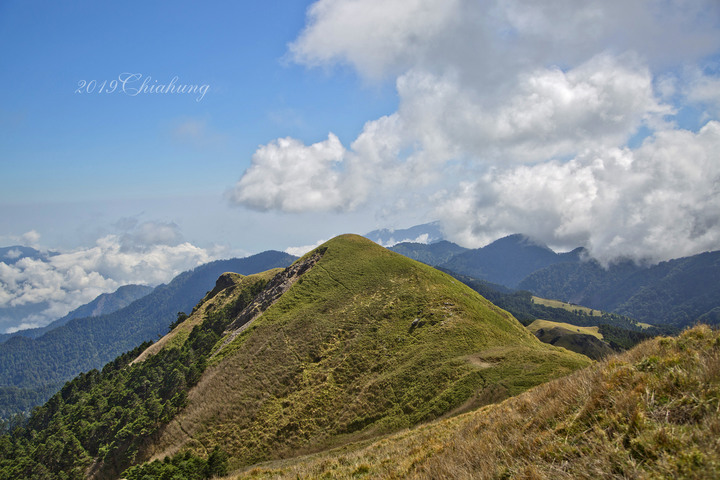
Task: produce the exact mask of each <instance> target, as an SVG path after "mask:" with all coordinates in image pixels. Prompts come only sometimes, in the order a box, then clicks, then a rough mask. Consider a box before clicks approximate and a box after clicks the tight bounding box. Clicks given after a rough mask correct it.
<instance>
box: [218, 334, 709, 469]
mask: <svg viewBox="0 0 720 480" xmlns="http://www.w3.org/2000/svg"><path fill="white" fill-rule="evenodd" d="M719 404H720V332H718V331H712V330H710V329H709V328H708V327H705V326H700V327H695V328H693V329H692V330H689V331H686V332H684V333H683V334H681V335H680V336H679V337H677V338H668V337H665V338H662V337H661V338H656V339H653V340H650V341H647V342H645V343H643V344H641V345H639V346H637V347H635V348H634V349H633V350H631V351H629V352H626V353H624V354H622V355H620V356H617V357H613V358H610V359H608V360H606V361H604V362H601V363H597V364H595V365H593V366H591V367H588V368H586V369H584V370H581V371H579V372H576V373H574V374H572V375H570V376H568V377H565V378H562V379H559V380H555V381H553V382H549V383H547V384H544V385H541V386H538V387H536V388H533V389H532V390H529V391H527V392H525V393H523V394H521V395H519V396H517V397H514V398H510V399H507V400H505V401H504V402H502V403H501V404H499V405H491V406H488V407H485V408H482V409H480V410H477V411H474V412H470V413H467V414H464V415H461V416H458V417H454V418H450V419H447V420H442V421H437V422H433V423H430V424H427V425H424V426H422V427H419V428H416V429H411V430H406V431H403V432H401V433H398V434H395V435H391V436H388V437H385V438H383V439H381V440H378V441H375V442H366V443H358V444H354V445H348V446H345V447H343V448H339V449H335V450H333V451H328V452H323V453H320V454H315V455H310V456H306V457H301V458H296V459H290V460H284V461H276V462H272V463H266V464H263V465H260V466H256V467H254V468H250V469H246V470H245V471H241V472H237V473H236V474H234V475H232V476H230V477H228V478H232V479H270V478H272V479H286V478H287V479H290V478H291V479H315V478H334V479H350V478H365V479H381V478H382V479H386V478H408V479H437V478H528V479H530V478H532V479H545V478H547V479H603V478H605V479H615V478H698V479H705V478H708V479H709V478H720V460H719V459H720V444H719V443H718V441H717V438H718V432H720V414H719V413H718V405H719Z"/></svg>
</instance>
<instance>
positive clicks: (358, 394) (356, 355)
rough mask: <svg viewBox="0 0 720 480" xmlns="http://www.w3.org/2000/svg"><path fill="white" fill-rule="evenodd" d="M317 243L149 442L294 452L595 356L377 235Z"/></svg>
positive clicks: (508, 388)
mask: <svg viewBox="0 0 720 480" xmlns="http://www.w3.org/2000/svg"><path fill="white" fill-rule="evenodd" d="M313 255H314V256H318V255H321V257H320V259H319V260H318V261H317V263H315V264H314V265H313V266H311V267H310V268H309V269H307V271H305V272H304V273H303V274H302V275H301V276H299V278H295V280H293V282H294V283H292V285H291V286H290V288H289V290H287V291H286V292H285V293H284V294H282V296H280V297H279V298H278V299H277V300H276V301H275V302H274V303H272V304H271V305H270V306H269V308H267V309H266V310H265V311H264V313H262V314H261V315H260V316H258V317H256V318H255V319H254V320H252V321H250V322H249V323H246V324H244V325H242V328H239V329H238V330H237V331H233V332H230V331H229V332H226V333H227V335H228V339H229V338H234V340H232V341H231V342H229V343H226V344H224V346H223V347H222V348H221V349H220V350H219V351H216V355H215V356H214V357H213V358H212V359H210V360H209V367H208V368H207V369H206V370H205V373H204V374H203V376H202V378H201V379H200V381H199V383H198V384H197V386H196V387H194V388H193V389H192V390H191V391H190V392H189V394H188V403H187V407H186V408H185V409H184V410H183V411H182V412H181V413H180V414H179V415H178V416H177V417H176V418H175V419H174V420H173V421H172V422H170V424H169V425H168V426H167V428H165V429H164V431H163V433H162V435H161V436H160V438H159V439H158V440H157V441H156V442H154V443H153V445H151V446H150V447H149V448H148V450H147V452H146V454H147V455H148V456H150V455H154V456H155V458H163V457H165V456H167V455H171V454H174V453H176V452H182V451H183V450H190V451H192V452H194V453H195V454H197V455H201V456H202V455H207V454H208V452H210V451H211V450H212V449H213V448H214V447H215V446H218V445H219V446H222V448H223V449H224V450H225V451H226V452H227V453H228V454H229V456H230V465H231V466H241V465H249V464H252V463H254V462H257V461H261V460H267V459H271V458H278V457H287V456H292V455H296V454H297V453H298V452H303V451H313V450H320V449H323V448H327V447H332V446H336V445H339V444H342V443H344V442H348V441H351V440H357V439H361V438H369V437H372V436H374V435H378V434H383V433H387V432H391V431H395V430H398V429H401V428H404V427H410V426H413V425H416V424H418V423H420V422H425V421H429V420H432V419H435V418H437V417H440V416H443V415H446V414H449V413H457V412H460V411H463V410H468V409H471V408H473V407H477V406H480V405H483V404H487V403H490V402H493V401H498V400H501V399H503V398H505V397H507V396H509V395H516V394H518V393H520V392H522V391H524V390H526V389H527V388H530V387H532V386H534V385H537V384H539V383H542V382H545V381H547V380H549V379H551V378H555V377H558V376H562V375H564V374H567V373H568V372H570V371H572V370H575V369H577V368H579V367H581V366H584V365H587V364H588V363H589V361H588V360H587V359H586V358H585V357H582V356H580V355H577V354H574V353H571V352H567V351H565V350H562V349H558V348H555V347H552V346H549V345H546V344H543V343H541V342H540V341H538V340H537V339H536V338H535V337H534V336H533V335H532V334H531V333H530V332H528V331H527V330H526V329H525V328H524V327H523V326H522V325H521V324H520V323H519V322H517V320H515V319H514V318H513V317H512V316H511V315H510V314H508V313H507V312H505V311H504V310H501V309H499V308H497V307H495V306H494V305H492V304H491V303H490V302H488V301H487V300H485V299H484V298H482V297H481V296H480V295H479V294H477V293H476V292H474V291H473V290H471V289H470V288H469V287H467V286H466V285H464V284H463V283H461V282H459V281H457V280H455V279H453V278H452V277H450V276H449V275H446V274H444V273H442V272H439V271H438V270H435V269H433V268H431V267H429V266H427V265H424V264H421V263H419V262H415V261H413V260H410V259H408V258H405V257H403V256H401V255H399V254H396V253H393V252H390V251H388V250H386V249H384V248H381V247H379V246H377V245H376V244H374V243H372V242H370V241H369V240H367V239H365V238H362V237H359V236H354V235H344V236H341V237H337V238H335V239H333V240H331V241H330V242H328V243H326V244H324V245H323V246H321V247H319V248H318V249H316V250H315V251H314V252H311V253H310V254H308V255H307V256H306V257H304V259H301V260H300V261H303V260H307V259H308V258H310V257H311V256H313ZM271 283H272V282H271ZM288 285H289V284H288ZM241 317H242V315H241ZM237 327H240V325H237ZM240 330H241V331H240ZM238 331H239V332H240V333H239V334H237V333H238ZM233 334H237V335H236V336H234V337H232V335H233ZM220 344H223V342H222V341H220V342H218V345H220ZM217 348H218V347H216V349H217ZM138 474H139V473H138Z"/></svg>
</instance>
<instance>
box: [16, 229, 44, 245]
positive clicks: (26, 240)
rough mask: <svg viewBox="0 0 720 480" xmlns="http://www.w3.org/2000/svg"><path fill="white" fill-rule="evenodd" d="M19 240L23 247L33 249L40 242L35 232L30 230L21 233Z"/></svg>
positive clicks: (38, 235)
mask: <svg viewBox="0 0 720 480" xmlns="http://www.w3.org/2000/svg"><path fill="white" fill-rule="evenodd" d="M20 238H21V239H22V242H23V244H24V245H27V246H30V247H33V246H37V243H38V242H39V241H40V234H39V233H38V232H36V231H35V230H30V231H29V232H25V233H23V234H22V236H21V237H20Z"/></svg>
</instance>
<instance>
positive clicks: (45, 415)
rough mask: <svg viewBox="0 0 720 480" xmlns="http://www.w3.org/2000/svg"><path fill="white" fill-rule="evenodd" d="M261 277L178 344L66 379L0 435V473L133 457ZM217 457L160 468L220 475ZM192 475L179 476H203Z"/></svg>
mask: <svg viewBox="0 0 720 480" xmlns="http://www.w3.org/2000/svg"><path fill="white" fill-rule="evenodd" d="M265 283H266V282H264V281H258V282H256V283H254V284H253V285H251V286H249V287H247V288H246V289H244V290H243V291H242V292H240V294H239V295H238V297H237V299H236V300H235V301H233V302H232V303H231V304H230V305H228V306H226V307H225V308H224V309H221V310H218V311H216V312H212V313H210V314H207V315H206V318H205V320H204V321H203V322H202V323H201V324H200V325H198V326H196V327H194V328H193V330H192V331H191V333H190V335H189V337H188V339H187V340H186V341H185V342H184V343H183V344H182V346H180V347H171V348H166V349H163V350H161V351H160V352H158V353H157V354H155V355H153V356H151V357H149V358H148V359H146V360H145V361H144V362H139V363H136V364H131V361H132V360H133V359H135V358H136V357H137V356H138V355H139V354H140V353H141V352H142V351H144V350H145V349H146V348H147V347H148V346H149V345H150V342H146V343H143V344H142V345H140V346H139V347H137V348H135V349H133V350H131V351H129V352H127V353H125V354H122V355H120V356H119V357H117V358H116V359H115V360H113V361H112V362H110V363H108V364H106V365H105V366H104V367H103V369H102V370H100V371H98V370H91V371H89V372H87V373H82V374H80V375H78V376H77V377H76V378H75V379H74V380H72V381H70V382H67V383H66V384H65V386H64V387H63V388H62V389H61V390H60V391H59V392H58V393H57V394H55V395H54V396H53V397H52V398H50V400H49V401H48V402H47V403H46V404H45V405H43V406H42V407H38V408H36V409H35V410H34V411H33V413H32V415H31V416H30V418H29V420H28V421H27V423H26V424H25V425H23V426H18V427H16V428H15V429H14V430H13V431H12V432H11V433H10V434H8V435H5V436H2V437H0V478H3V479H25V478H26V479H54V478H62V479H81V478H85V477H86V472H87V471H88V469H89V468H90V469H91V470H92V471H102V472H106V473H110V474H113V475H118V474H120V473H121V472H122V471H123V470H125V469H126V468H128V467H129V466H131V465H132V464H133V463H135V462H137V460H138V459H139V457H138V455H139V453H140V452H141V447H142V445H143V442H144V441H145V440H146V439H147V438H149V437H150V436H151V435H153V434H154V433H155V432H157V431H158V429H159V428H160V427H161V426H162V425H164V424H166V423H167V422H169V421H170V420H171V419H172V418H173V417H174V416H175V414H176V413H177V412H178V411H179V410H180V409H182V408H183V407H184V406H185V403H186V400H187V392H188V390H189V389H190V388H191V387H192V386H193V385H195V384H196V383H197V382H198V380H199V379H200V376H201V375H202V372H203V371H204V369H205V366H206V360H207V358H208V356H209V354H210V352H211V350H212V348H213V347H214V345H215V344H216V343H217V341H218V340H219V339H220V338H221V335H222V333H223V331H224V329H225V327H226V326H227V324H228V323H229V322H230V321H231V320H232V319H233V317H234V315H235V314H237V312H239V311H240V310H242V308H244V307H245V306H246V305H247V304H248V303H249V302H250V301H251V300H252V299H253V298H254V296H255V295H256V294H257V293H258V292H259V291H261V290H262V288H263V287H264V285H265ZM222 458H223V457H222V452H219V451H218V452H215V453H214V456H212V458H209V459H207V460H205V459H193V458H191V457H187V458H185V457H183V458H180V459H175V458H174V459H172V460H171V461H168V463H167V465H166V466H165V467H162V468H165V469H167V470H168V471H169V470H172V469H178V468H180V469H182V468H185V467H181V465H180V464H183V465H186V466H188V465H194V466H192V468H191V467H188V468H190V470H192V471H193V472H196V471H200V470H202V472H204V474H206V473H211V474H212V475H215V474H220V473H222V472H221V470H222V468H221V467H222ZM173 462H175V463H173ZM156 467H157V465H156ZM148 468H155V467H148ZM158 468H160V467H158ZM198 469H200V470H198ZM190 470H189V471H190ZM148 471H150V470H148ZM130 473H132V472H130ZM133 475H134V474H133ZM143 475H144V474H143ZM192 475H195V474H194V473H193V474H192ZM192 475H189V476H186V477H180V478H205V477H202V476H200V477H198V476H192ZM132 478H136V477H132ZM137 478H142V476H140V477H137ZM150 478H162V477H153V476H152V475H151V477H150ZM168 478H171V477H168ZM173 478H174V477H173Z"/></svg>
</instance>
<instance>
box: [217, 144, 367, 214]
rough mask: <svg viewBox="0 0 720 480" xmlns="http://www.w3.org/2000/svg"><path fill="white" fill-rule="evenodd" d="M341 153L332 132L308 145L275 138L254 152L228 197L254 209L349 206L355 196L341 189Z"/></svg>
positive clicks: (314, 208)
mask: <svg viewBox="0 0 720 480" xmlns="http://www.w3.org/2000/svg"><path fill="white" fill-rule="evenodd" d="M345 153H346V151H345V148H344V147H343V146H342V144H341V143H340V140H339V139H338V138H337V136H335V135H333V134H330V135H328V139H327V140H325V141H322V142H318V143H314V144H312V145H309V146H306V145H303V144H302V143H301V142H300V141H298V140H295V139H293V138H281V139H278V140H276V141H274V142H272V143H270V144H268V145H264V146H262V147H260V149H258V151H257V152H255V155H253V158H252V165H251V166H250V168H248V170H247V171H246V172H245V174H244V175H243V177H242V178H241V179H240V181H239V182H238V183H237V185H236V186H235V188H234V189H233V190H231V191H230V192H228V197H229V199H230V201H231V202H233V203H237V204H244V205H247V206H249V207H252V208H255V209H258V210H271V209H277V210H283V211H287V212H302V211H308V210H328V209H344V208H350V207H352V205H353V204H354V201H355V200H354V199H353V197H352V195H351V194H350V192H348V191H346V190H344V188H343V175H342V172H341V170H340V169H341V168H342V163H343V160H344V156H345Z"/></svg>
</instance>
